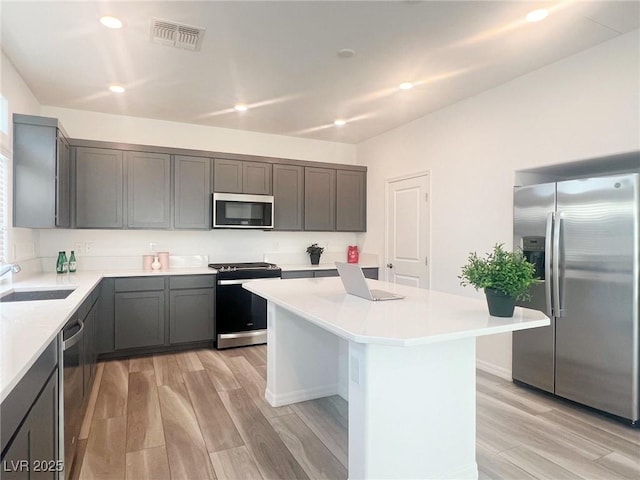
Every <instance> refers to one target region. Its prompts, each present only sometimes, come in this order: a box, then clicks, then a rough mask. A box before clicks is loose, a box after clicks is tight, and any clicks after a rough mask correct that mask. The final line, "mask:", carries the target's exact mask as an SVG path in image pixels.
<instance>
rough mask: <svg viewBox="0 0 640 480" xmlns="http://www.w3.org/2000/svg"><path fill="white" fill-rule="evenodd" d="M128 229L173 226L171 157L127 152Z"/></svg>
mask: <svg viewBox="0 0 640 480" xmlns="http://www.w3.org/2000/svg"><path fill="white" fill-rule="evenodd" d="M126 165H127V213H128V216H127V226H128V227H130V228H159V229H162V228H169V227H170V226H171V157H170V156H169V155H166V154H159V153H145V152H126Z"/></svg>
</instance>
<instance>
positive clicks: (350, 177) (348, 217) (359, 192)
mask: <svg viewBox="0 0 640 480" xmlns="http://www.w3.org/2000/svg"><path fill="white" fill-rule="evenodd" d="M366 208H367V177H366V172H361V171H355V170H336V230H337V231H339V232H365V231H366V230H367V210H366Z"/></svg>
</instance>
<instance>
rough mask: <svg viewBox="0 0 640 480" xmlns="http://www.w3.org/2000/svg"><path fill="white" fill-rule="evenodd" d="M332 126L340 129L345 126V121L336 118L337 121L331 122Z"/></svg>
mask: <svg viewBox="0 0 640 480" xmlns="http://www.w3.org/2000/svg"><path fill="white" fill-rule="evenodd" d="M333 124H334V125H335V126H336V127H342V126H343V125H346V124H347V121H346V120H343V119H341V118H338V119H337V120H334V121H333Z"/></svg>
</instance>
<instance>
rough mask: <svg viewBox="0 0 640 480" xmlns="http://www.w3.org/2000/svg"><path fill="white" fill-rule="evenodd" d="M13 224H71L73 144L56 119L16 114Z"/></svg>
mask: <svg viewBox="0 0 640 480" xmlns="http://www.w3.org/2000/svg"><path fill="white" fill-rule="evenodd" d="M13 129H14V130H13V131H14V141H13V164H14V171H13V182H14V183H13V225H14V226H16V227H27V228H54V227H70V226H71V224H70V214H69V208H70V202H69V199H70V191H69V185H70V180H69V178H70V169H69V144H68V142H67V140H66V138H65V134H64V132H63V130H62V127H61V126H60V125H59V123H58V121H57V120H56V119H55V118H46V117H35V116H31V115H20V114H14V115H13Z"/></svg>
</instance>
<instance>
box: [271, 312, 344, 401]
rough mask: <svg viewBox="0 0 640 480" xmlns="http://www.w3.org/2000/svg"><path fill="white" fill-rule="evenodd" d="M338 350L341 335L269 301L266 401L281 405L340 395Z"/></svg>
mask: <svg viewBox="0 0 640 480" xmlns="http://www.w3.org/2000/svg"><path fill="white" fill-rule="evenodd" d="M339 350H340V339H339V338H338V337H336V336H335V335H333V334H332V333H329V332H327V331H326V330H323V329H322V328H320V327H317V326H315V325H313V324H311V323H309V322H307V321H302V320H301V319H300V318H299V317H298V316H297V315H295V314H294V313H292V312H290V311H288V310H285V309H283V308H280V307H278V306H276V305H275V304H273V303H271V302H269V303H268V305H267V391H266V392H265V399H266V400H267V402H269V404H270V405H272V406H274V407H279V406H282V405H288V404H290V403H297V402H303V401H306V400H313V399H315V398H322V397H328V396H330V395H336V394H338V393H339V390H340V389H339V385H338V382H339V378H340V377H341V375H339ZM276 366H277V368H276Z"/></svg>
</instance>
